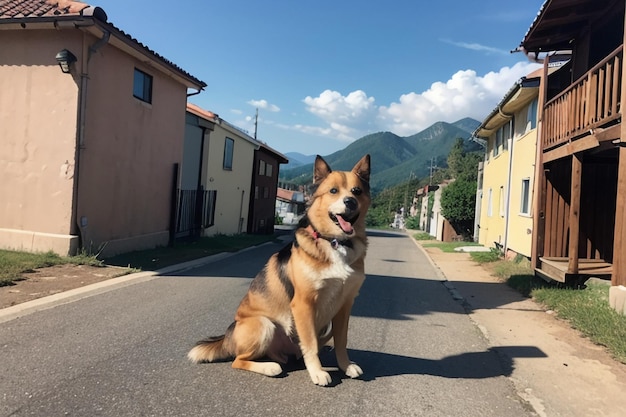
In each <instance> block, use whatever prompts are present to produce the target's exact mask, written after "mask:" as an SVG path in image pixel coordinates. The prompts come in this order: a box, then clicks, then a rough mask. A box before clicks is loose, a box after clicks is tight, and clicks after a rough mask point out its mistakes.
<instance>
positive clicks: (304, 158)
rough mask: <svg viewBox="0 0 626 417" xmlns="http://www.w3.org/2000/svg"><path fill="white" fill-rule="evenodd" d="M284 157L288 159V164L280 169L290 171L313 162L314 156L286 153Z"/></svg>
mask: <svg viewBox="0 0 626 417" xmlns="http://www.w3.org/2000/svg"><path fill="white" fill-rule="evenodd" d="M285 156H286V157H287V158H288V159H289V163H288V164H286V165H284V166H282V167H281V168H282V169H290V168H294V167H297V166H300V165H306V164H312V163H313V162H315V155H304V154H301V153H300V152H287V153H286V154H285Z"/></svg>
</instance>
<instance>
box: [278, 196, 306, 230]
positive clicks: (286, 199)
mask: <svg viewBox="0 0 626 417" xmlns="http://www.w3.org/2000/svg"><path fill="white" fill-rule="evenodd" d="M305 211H306V201H305V196H304V192H302V191H295V190H288V189H286V188H278V190H277V192H276V215H277V216H278V217H280V219H281V221H282V223H283V224H297V223H298V221H300V218H302V216H303V215H304V213H305Z"/></svg>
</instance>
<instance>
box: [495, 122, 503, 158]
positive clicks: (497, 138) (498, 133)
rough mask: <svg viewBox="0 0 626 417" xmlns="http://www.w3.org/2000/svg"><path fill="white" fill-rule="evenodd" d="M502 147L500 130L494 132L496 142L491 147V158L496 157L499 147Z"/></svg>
mask: <svg viewBox="0 0 626 417" xmlns="http://www.w3.org/2000/svg"><path fill="white" fill-rule="evenodd" d="M501 146H502V128H500V129H498V130H497V131H496V142H495V144H494V145H493V156H498V154H499V153H500V147H501Z"/></svg>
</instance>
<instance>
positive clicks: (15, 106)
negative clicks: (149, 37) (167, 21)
mask: <svg viewBox="0 0 626 417" xmlns="http://www.w3.org/2000/svg"><path fill="white" fill-rule="evenodd" d="M0 45H1V46H0V92H1V93H0V196H1V197H0V248H5V249H20V250H28V251H49V250H52V251H54V252H57V253H59V254H62V255H67V254H72V253H75V252H76V251H78V250H80V249H84V250H87V251H90V252H99V253H100V254H101V255H102V256H108V255H114V254H116V253H121V252H126V251H131V250H138V249H145V248H150V247H155V246H159V245H165V244H167V243H168V240H169V238H170V224H171V216H172V201H171V200H172V199H171V195H172V191H171V190H172V186H173V175H172V171H173V167H174V166H175V164H177V163H179V162H180V161H181V160H182V153H183V138H184V131H185V106H186V101H187V94H190V93H197V92H199V91H201V90H202V89H203V88H204V87H205V86H206V84H205V83H203V82H202V81H200V80H198V79H197V78H195V77H194V76H192V75H190V74H189V73H187V72H185V71H184V70H182V69H181V68H179V67H178V66H176V65H175V64H173V63H172V62H170V61H168V60H167V59H165V58H163V57H162V56H160V55H158V54H157V53H155V52H154V51H152V50H150V49H148V48H147V47H146V46H144V45H143V44H141V43H139V42H138V41H137V40H135V39H134V38H132V37H131V36H129V35H128V34H126V33H124V32H123V31H121V30H120V29H118V28H116V27H115V26H114V25H112V24H111V23H109V22H108V17H107V15H106V13H105V12H104V10H103V9H101V8H99V7H92V6H90V5H88V4H85V3H81V2H75V1H69V0H65V1H59V0H56V1H55V0H16V1H13V2H9V4H6V5H5V7H3V8H2V9H1V11H0Z"/></svg>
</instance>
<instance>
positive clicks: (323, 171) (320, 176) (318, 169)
mask: <svg viewBox="0 0 626 417" xmlns="http://www.w3.org/2000/svg"><path fill="white" fill-rule="evenodd" d="M331 172H333V170H332V169H330V167H329V166H328V164H327V163H326V161H324V158H322V157H321V156H319V155H317V156H316V157H315V167H314V168H313V184H319V183H320V182H322V181H323V180H324V178H326V177H327V176H328V174H330V173H331Z"/></svg>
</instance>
